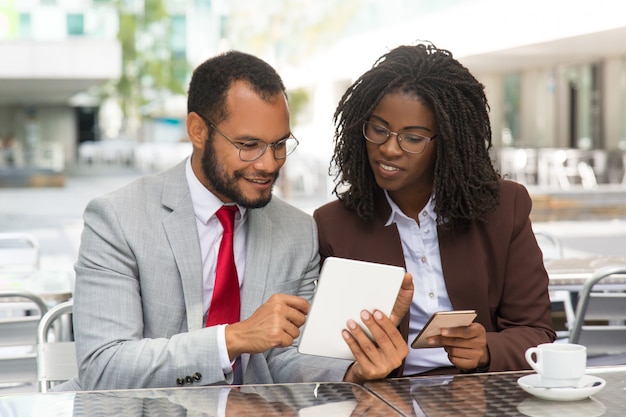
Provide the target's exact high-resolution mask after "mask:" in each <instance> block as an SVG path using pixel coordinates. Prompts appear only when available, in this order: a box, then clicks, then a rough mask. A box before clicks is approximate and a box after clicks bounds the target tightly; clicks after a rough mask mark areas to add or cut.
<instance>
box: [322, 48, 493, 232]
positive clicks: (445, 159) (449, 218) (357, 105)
mask: <svg viewBox="0 0 626 417" xmlns="http://www.w3.org/2000/svg"><path fill="white" fill-rule="evenodd" d="M394 92H405V93H412V94H415V95H416V96H418V97H419V98H421V99H422V100H423V101H424V102H425V104H426V105H427V106H428V107H429V108H430V110H431V111H432V112H433V114H434V116H435V120H436V124H437V139H436V140H437V148H436V149H437V151H436V162H435V172H434V183H433V192H434V198H435V212H436V213H437V221H438V224H441V225H443V226H445V227H450V228H464V227H466V226H468V225H469V223H470V222H472V221H474V220H479V221H484V220H485V215H486V214H487V213H488V212H490V211H492V210H493V209H495V207H496V205H497V203H498V199H499V192H498V181H499V179H500V175H499V173H498V172H496V170H495V169H494V167H493V164H492V162H491V158H490V156H489V149H490V148H491V146H492V143H491V126H490V123H489V105H488V103H487V98H486V97H485V92H484V86H483V85H482V84H481V83H480V82H478V80H476V78H474V76H473V75H472V74H471V73H470V72H469V71H468V69H467V68H465V67H464V66H463V65H461V63H459V62H458V61H457V60H456V59H454V58H453V56H452V53H450V52H449V51H446V50H443V49H437V48H436V47H435V46H434V45H431V44H428V45H425V44H418V45H412V46H407V45H405V46H399V47H397V48H395V49H393V50H391V51H389V52H388V53H386V54H385V55H383V56H382V57H380V58H379V59H378V60H377V61H376V63H375V64H374V66H373V67H372V68H371V69H370V70H369V71H367V72H366V73H365V74H363V75H362V76H361V77H360V78H359V79H358V80H356V81H355V82H354V84H352V85H351V86H350V87H349V88H348V90H347V91H346V92H345V93H344V95H343V97H342V98H341V100H340V101H339V104H338V106H337V109H336V111H335V114H334V118H333V120H334V123H335V151H334V155H333V158H332V161H331V172H334V173H335V180H336V186H335V189H334V194H335V195H336V196H337V197H338V198H339V200H340V201H341V202H342V203H343V204H344V206H345V207H346V208H348V209H350V210H354V211H355V212H356V213H357V215H358V216H359V217H361V218H363V219H364V220H371V219H372V217H373V216H374V195H375V192H376V189H377V188H378V185H377V184H376V181H375V179H374V175H373V173H372V169H371V167H370V165H369V162H368V158H367V151H366V148H365V139H364V137H363V132H362V125H363V122H365V121H366V120H368V118H369V117H370V115H371V113H372V111H373V110H374V109H375V108H376V106H377V105H378V103H379V101H380V100H381V98H382V97H383V96H385V95H386V94H389V93H394ZM333 166H334V170H333ZM344 187H347V188H344Z"/></svg>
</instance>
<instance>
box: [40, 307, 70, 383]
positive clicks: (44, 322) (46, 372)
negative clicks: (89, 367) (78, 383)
mask: <svg viewBox="0 0 626 417" xmlns="http://www.w3.org/2000/svg"><path fill="white" fill-rule="evenodd" d="M73 304H74V303H73V301H71V300H70V301H66V302H63V303H61V304H57V305H56V306H54V307H52V308H51V309H50V310H49V311H48V312H47V313H46V314H45V315H44V316H43V317H42V319H41V321H40V322H39V326H38V328H37V379H38V384H39V391H40V392H47V391H48V390H49V389H50V388H51V387H52V385H54V384H55V383H58V382H63V381H67V380H68V379H71V378H73V377H74V376H76V375H78V365H77V364H76V351H75V350H74V342H72V341H59V340H57V341H54V342H53V341H50V340H49V336H50V334H51V330H52V329H53V326H54V325H59V324H60V323H62V321H61V320H60V319H61V318H62V317H64V316H65V317H69V315H71V313H72V308H73ZM57 330H58V329H57ZM60 333H62V332H59V331H57V332H55V333H54V334H55V335H56V337H57V338H58V335H59V334H60Z"/></svg>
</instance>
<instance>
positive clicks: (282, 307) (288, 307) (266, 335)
mask: <svg viewBox="0 0 626 417" xmlns="http://www.w3.org/2000/svg"><path fill="white" fill-rule="evenodd" d="M308 312H309V303H308V301H306V300H305V299H304V298H301V297H297V296H295V295H287V294H274V295H272V296H271V297H270V299H269V300H267V302H266V303H265V304H263V305H262V306H261V307H259V308H258V309H257V310H256V311H255V312H254V314H252V315H251V316H250V317H249V318H248V319H246V320H243V321H240V322H238V323H233V324H230V325H228V326H226V347H227V348H228V356H229V357H230V359H231V360H233V359H234V358H236V357H237V356H239V355H241V354H242V353H262V352H265V351H267V350H269V349H271V348H275V347H287V346H290V345H291V344H292V343H293V341H294V339H295V338H297V337H298V336H299V335H300V327H301V326H302V325H303V324H304V322H305V320H306V315H307V314H308Z"/></svg>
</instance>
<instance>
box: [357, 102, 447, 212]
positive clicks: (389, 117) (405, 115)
mask: <svg viewBox="0 0 626 417" xmlns="http://www.w3.org/2000/svg"><path fill="white" fill-rule="evenodd" d="M369 122H372V123H376V124H378V125H380V126H383V127H385V128H387V129H389V130H390V131H392V132H400V133H402V132H411V133H414V134H419V135H422V136H425V137H428V138H430V137H432V136H434V135H435V134H436V133H437V130H436V123H435V116H434V114H433V112H432V111H431V110H430V109H429V108H428V107H427V106H426V105H425V104H424V103H423V101H422V100H421V99H419V98H418V97H417V96H416V95H415V94H410V93H403V92H395V93H389V94H387V95H385V96H384V97H383V98H382V99H381V100H380V102H379V103H378V106H377V107H376V108H375V109H374V111H373V112H372V114H371V116H370V118H369ZM436 146H437V140H436V139H434V140H431V141H430V142H428V143H427V144H426V147H425V148H424V151H423V152H422V153H417V154H416V153H409V152H406V151H404V150H403V149H402V148H401V147H400V145H399V143H398V139H397V136H396V135H391V137H390V138H389V139H388V140H387V141H386V142H385V143H383V144H376V143H372V142H369V141H366V147H367V154H368V159H369V163H370V166H371V167H372V171H373V173H374V177H375V179H376V183H377V184H378V186H380V187H381V188H383V189H384V190H387V191H388V192H389V194H390V195H391V197H392V198H393V200H394V201H395V202H396V203H398V204H399V203H400V201H407V200H408V201H410V200H412V199H413V198H416V196H417V195H420V196H421V195H423V194H424V193H428V195H430V192H431V191H432V185H433V175H434V169H435V158H436Z"/></svg>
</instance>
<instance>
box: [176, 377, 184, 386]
mask: <svg viewBox="0 0 626 417" xmlns="http://www.w3.org/2000/svg"><path fill="white" fill-rule="evenodd" d="M184 383H185V380H184V379H183V378H176V385H183V384H184Z"/></svg>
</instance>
